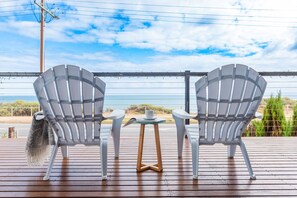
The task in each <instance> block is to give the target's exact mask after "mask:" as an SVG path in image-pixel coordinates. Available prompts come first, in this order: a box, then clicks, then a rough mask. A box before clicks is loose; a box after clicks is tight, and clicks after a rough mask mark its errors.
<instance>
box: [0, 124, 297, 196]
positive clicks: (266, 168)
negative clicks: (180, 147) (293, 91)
mask: <svg viewBox="0 0 297 198" xmlns="http://www.w3.org/2000/svg"><path fill="white" fill-rule="evenodd" d="M163 126H165V125H161V126H160V135H161V137H160V138H161V150H162V156H163V166H164V171H163V172H162V173H157V172H154V171H151V170H149V171H145V172H142V173H137V172H136V159H137V148H138V135H139V133H138V132H136V131H135V130H134V132H133V131H132V130H131V131H130V130H129V127H128V128H125V129H124V130H123V131H122V138H121V154H120V159H119V160H114V158H113V145H112V142H111V141H110V144H109V169H108V180H107V181H101V180H100V163H99V149H98V147H94V146H92V147H84V146H76V147H72V148H70V159H68V160H62V158H61V154H60V151H59V153H58V156H57V159H56V161H55V163H54V168H53V172H52V175H51V180H50V181H43V180H42V177H43V176H44V174H45V170H46V165H47V164H45V165H44V166H43V167H28V166H27V163H26V157H25V153H24V148H25V142H26V140H25V139H0V156H1V157H0V196H1V197H105V196H110V197H133V196H134V197H142V196H148V197H152V196H163V197H169V196H173V197H178V196H180V197H187V196H193V197H239V196H240V197H290V196H292V197H297V138H296V137H292V138H284V137H277V138H269V137H264V138H244V142H245V143H246V146H247V149H248V152H249V155H250V159H251V163H252V166H253V169H254V172H255V174H256V176H257V180H254V181H251V180H249V176H248V171H247V168H246V166H245V164H244V161H243V158H242V155H241V153H240V150H239V149H238V150H237V153H236V156H235V158H234V159H233V160H230V159H228V158H227V149H226V147H225V146H222V145H215V146H202V147H201V152H200V156H201V157H200V172H199V180H198V181H194V180H192V172H191V152H190V147H189V144H188V143H187V142H186V143H185V149H184V155H183V158H182V159H178V158H177V145H176V132H175V131H174V130H162V127H163ZM155 151H156V149H155V145H154V137H153V133H152V130H151V129H150V130H147V131H146V135H145V142H144V158H143V162H144V163H154V162H155V160H156V154H155Z"/></svg>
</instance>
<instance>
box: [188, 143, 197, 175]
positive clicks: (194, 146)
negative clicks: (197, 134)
mask: <svg viewBox="0 0 297 198" xmlns="http://www.w3.org/2000/svg"><path fill="white" fill-rule="evenodd" d="M190 141H191V147H192V170H193V179H198V170H199V140H198V139H195V140H190Z"/></svg>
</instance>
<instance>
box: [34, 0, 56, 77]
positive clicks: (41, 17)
mask: <svg viewBox="0 0 297 198" xmlns="http://www.w3.org/2000/svg"><path fill="white" fill-rule="evenodd" d="M34 4H36V5H37V6H38V7H39V8H40V9H41V13H40V73H43V72H44V24H45V21H44V18H45V17H44V16H45V14H46V13H48V14H49V15H51V16H52V17H53V18H54V19H59V17H57V16H56V15H54V14H53V13H52V12H51V11H49V10H47V9H46V8H45V7H44V0H41V3H40V4H39V3H37V2H36V0H35V1H34Z"/></svg>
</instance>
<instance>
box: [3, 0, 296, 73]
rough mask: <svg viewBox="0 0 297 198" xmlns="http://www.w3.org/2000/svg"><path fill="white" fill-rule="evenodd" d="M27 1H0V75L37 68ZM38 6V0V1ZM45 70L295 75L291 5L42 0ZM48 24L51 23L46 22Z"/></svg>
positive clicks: (253, 0)
mask: <svg viewBox="0 0 297 198" xmlns="http://www.w3.org/2000/svg"><path fill="white" fill-rule="evenodd" d="M32 2H33V1H30V0H10V1H9V0H0V46H1V48H0V71H39V31H40V25H39V23H38V22H37V20H36V19H35V17H34V14H33V12H35V13H36V14H37V15H38V13H39V12H38V7H36V6H35V7H34V5H33V9H31V5H30V4H31V3H32ZM37 2H38V1H37ZM46 5H47V7H48V8H49V9H51V10H52V11H53V12H55V13H56V14H57V15H58V16H59V18H60V19H58V20H52V21H50V22H49V23H46V27H45V66H46V68H49V67H52V66H55V65H59V64H74V65H78V66H81V67H84V68H86V69H88V70H90V71H97V72H100V71H104V72H106V71H184V70H191V71H204V72H206V71H210V70H212V69H214V68H216V67H218V66H222V65H225V64H230V63H241V64H246V65H249V66H251V67H253V68H254V69H256V70H258V71H293V70H294V71H296V60H297V1H294V0H291V1H289V0H282V1H278V0H271V1H267V0H242V1H240V0H224V1H222V0H199V1H198V0H184V1H177V0H163V1H156V0H150V1H148V0H146V1H144V0H131V1H127V0H126V1H124V0H117V1H112V0H109V1H105V0H102V1H95V0H72V1H71V0H66V1H63V2H62V1H54V0H50V1H46ZM48 19H49V18H48Z"/></svg>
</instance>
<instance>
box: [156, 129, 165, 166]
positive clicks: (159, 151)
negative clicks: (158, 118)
mask: <svg viewBox="0 0 297 198" xmlns="http://www.w3.org/2000/svg"><path fill="white" fill-rule="evenodd" d="M154 130H155V142H156V150H157V158H158V164H157V167H158V168H157V169H155V170H156V171H159V172H161V171H162V170H163V164H162V154H161V145H160V135H159V125H158V124H154Z"/></svg>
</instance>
